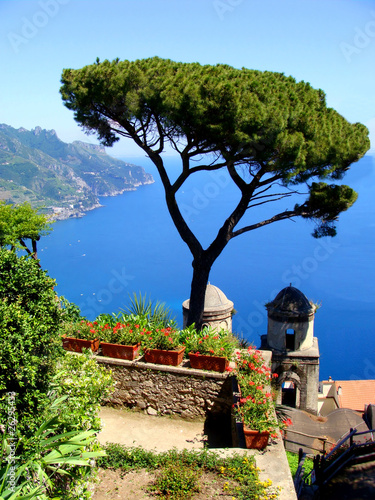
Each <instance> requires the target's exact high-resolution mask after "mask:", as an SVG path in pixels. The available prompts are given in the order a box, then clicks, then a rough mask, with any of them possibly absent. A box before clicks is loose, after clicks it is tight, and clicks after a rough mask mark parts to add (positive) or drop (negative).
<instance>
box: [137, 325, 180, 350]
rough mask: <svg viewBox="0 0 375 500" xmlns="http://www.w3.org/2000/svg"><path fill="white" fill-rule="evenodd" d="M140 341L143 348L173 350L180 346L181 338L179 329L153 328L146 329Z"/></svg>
mask: <svg viewBox="0 0 375 500" xmlns="http://www.w3.org/2000/svg"><path fill="white" fill-rule="evenodd" d="M141 343H142V347H143V348H145V349H164V350H175V349H179V348H180V347H182V338H181V335H180V331H179V330H176V329H174V328H170V327H167V328H160V329H159V328H153V329H152V330H146V332H145V333H144V335H143V336H142V340H141Z"/></svg>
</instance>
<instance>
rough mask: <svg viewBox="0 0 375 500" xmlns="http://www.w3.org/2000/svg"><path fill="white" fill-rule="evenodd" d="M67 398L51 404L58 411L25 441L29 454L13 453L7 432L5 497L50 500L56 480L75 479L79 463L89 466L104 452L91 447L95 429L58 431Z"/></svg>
mask: <svg viewBox="0 0 375 500" xmlns="http://www.w3.org/2000/svg"><path fill="white" fill-rule="evenodd" d="M65 399H66V396H64V397H61V398H59V399H57V400H56V401H55V402H54V403H53V404H52V405H51V410H53V411H54V412H56V414H54V415H53V416H52V417H51V418H48V419H47V420H46V421H45V422H43V423H42V425H41V426H40V427H39V429H38V430H37V432H36V433H35V434H34V436H33V437H32V438H29V439H27V440H26V441H25V442H24V443H23V445H24V446H23V447H24V448H25V449H27V448H29V449H30V450H31V451H29V452H28V455H29V456H28V458H24V457H23V456H22V455H21V456H19V457H15V456H11V454H10V453H11V447H10V443H9V442H10V441H11V440H12V439H14V438H13V437H11V436H10V435H9V434H7V432H6V431H5V432H4V434H3V436H2V442H1V449H0V452H1V463H3V464H5V463H7V465H5V466H3V467H1V468H0V498H1V499H2V500H27V499H29V498H34V499H37V500H47V499H48V498H50V496H49V495H48V493H49V492H51V491H53V490H54V488H55V486H56V483H57V481H59V480H60V479H61V478H65V480H71V479H74V478H75V477H77V476H78V470H79V468H80V467H90V466H91V465H92V463H93V462H92V460H93V459H95V458H97V457H100V456H104V455H105V452H104V451H102V450H97V451H91V450H92V449H93V447H94V444H95V441H96V432H95V431H94V430H89V431H81V430H75V431H71V432H64V433H58V427H59V425H60V422H59V417H58V410H59V406H60V404H61V403H62V402H63V401H64V400H65ZM21 441H22V438H21V439H20V441H19V443H20V442H21ZM15 451H17V448H16V450H15ZM13 462H14V463H15V465H12V463H13Z"/></svg>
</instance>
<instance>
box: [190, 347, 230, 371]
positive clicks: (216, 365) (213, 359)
mask: <svg viewBox="0 0 375 500" xmlns="http://www.w3.org/2000/svg"><path fill="white" fill-rule="evenodd" d="M189 360H190V366H191V367H192V368H198V370H211V371H215V372H224V371H225V370H226V369H227V368H228V366H229V361H228V360H227V358H224V357H223V356H207V355H206V354H199V353H195V352H190V353H189Z"/></svg>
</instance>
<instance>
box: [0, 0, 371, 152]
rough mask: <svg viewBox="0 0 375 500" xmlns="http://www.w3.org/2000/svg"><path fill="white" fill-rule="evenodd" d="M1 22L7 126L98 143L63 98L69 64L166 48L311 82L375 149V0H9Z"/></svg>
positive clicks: (0, 7) (1, 106) (4, 0)
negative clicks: (359, 126)
mask: <svg viewBox="0 0 375 500" xmlns="http://www.w3.org/2000/svg"><path fill="white" fill-rule="evenodd" d="M0 19H1V22H0V53H1V58H0V65H1V66H0V71H1V72H0V74H1V78H0V96H1V97H0V99H1V101H0V111H1V115H0V123H6V124H8V125H11V126H13V127H16V128H18V127H21V126H23V127H25V128H27V129H31V128H35V127H36V126H37V125H39V126H41V127H42V128H47V129H55V130H56V132H57V134H58V136H59V137H60V138H61V139H62V140H64V141H67V142H70V141H73V140H76V139H80V140H85V141H88V142H94V143H95V142H96V139H95V137H94V136H86V135H85V134H84V133H83V132H82V130H81V129H80V128H79V127H78V125H77V124H76V123H75V122H74V119H73V113H72V112H71V111H69V110H67V109H66V108H65V107H64V106H63V104H62V101H61V98H60V95H59V87H60V76H61V71H62V69H63V68H68V67H71V68H79V67H82V66H84V65H86V64H91V63H93V62H94V61H95V59H96V58H97V57H99V58H100V59H101V60H103V59H110V60H111V59H114V58H116V57H119V58H120V59H130V60H133V59H138V58H144V57H150V56H154V55H157V56H159V57H164V58H170V59H174V60H179V61H186V62H191V61H198V62H200V63H204V64H216V63H226V64H230V65H232V66H234V67H238V68H240V67H246V68H253V69H259V70H270V71H278V72H282V73H285V74H286V75H292V76H293V77H295V78H296V79H297V80H304V81H308V82H310V83H311V84H312V86H313V87H315V88H321V89H323V90H324V91H325V92H326V94H327V103H328V105H329V106H331V107H333V108H335V109H336V110H337V111H339V112H340V113H341V114H342V115H343V116H345V118H347V119H348V120H349V121H350V122H357V121H359V122H362V123H364V124H366V125H367V126H368V127H369V128H370V131H371V138H372V142H373V144H374V145H373V148H374V150H375V83H374V82H375V64H374V62H375V58H374V55H375V1H374V0H372V1H368V0H367V1H365V0H364V1H361V0H355V1H354V0H106V1H104V0H102V1H99V0H90V1H89V0H36V1H34V0H27V1H26V0H22V1H21V0H0ZM108 152H109V153H110V154H115V155H121V156H126V155H129V156H135V155H138V154H139V155H142V156H143V153H142V152H141V151H139V150H138V149H137V148H136V146H134V145H133V144H132V143H131V142H127V141H125V140H122V141H120V144H117V145H116V146H115V147H114V148H112V150H109V151H108Z"/></svg>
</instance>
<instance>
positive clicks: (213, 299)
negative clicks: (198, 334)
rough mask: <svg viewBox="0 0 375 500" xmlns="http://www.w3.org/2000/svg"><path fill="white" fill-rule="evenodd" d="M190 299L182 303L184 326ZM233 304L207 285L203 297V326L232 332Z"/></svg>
mask: <svg viewBox="0 0 375 500" xmlns="http://www.w3.org/2000/svg"><path fill="white" fill-rule="evenodd" d="M189 306H190V299H187V300H185V301H184V302H183V303H182V310H183V324H184V327H185V326H186V321H187V316H188V312H189ZM232 311H233V302H232V301H231V300H229V299H228V298H227V297H226V295H225V294H224V293H223V292H222V291H221V290H220V289H219V288H217V287H216V286H214V285H211V284H208V285H207V287H206V293H205V297H204V311H203V318H202V319H203V324H206V325H211V326H212V327H217V328H224V329H226V330H229V331H232Z"/></svg>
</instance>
